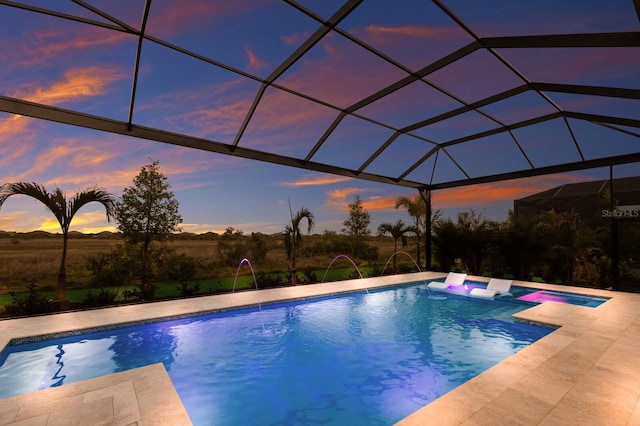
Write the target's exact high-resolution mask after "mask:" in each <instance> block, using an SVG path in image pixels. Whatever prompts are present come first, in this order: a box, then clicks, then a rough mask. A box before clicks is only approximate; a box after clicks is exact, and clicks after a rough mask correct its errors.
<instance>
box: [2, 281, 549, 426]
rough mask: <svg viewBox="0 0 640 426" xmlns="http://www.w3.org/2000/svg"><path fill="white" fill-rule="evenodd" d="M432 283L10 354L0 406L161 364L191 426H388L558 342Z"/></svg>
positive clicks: (5, 357) (507, 310) (502, 307)
mask: <svg viewBox="0 0 640 426" xmlns="http://www.w3.org/2000/svg"><path fill="white" fill-rule="evenodd" d="M526 307H527V306H525V305H520V304H514V303H509V302H502V301H497V300H480V299H472V298H468V297H464V296H457V295H447V297H446V298H443V297H442V296H441V297H438V298H430V297H429V293H428V291H427V289H426V286H425V284H424V283H418V284H411V285H407V286H402V287H394V288H388V289H384V290H378V291H370V293H368V294H367V293H364V292H358V293H350V294H347V295H341V296H339V297H337V296H336V297H325V298H318V299H308V300H304V301H295V302H287V303H278V304H274V305H267V306H262V307H261V309H259V308H258V307H254V308H247V309H240V310H234V311H226V312H219V313H214V314H209V315H204V316H196V317H191V318H185V319H179V320H172V321H165V322H158V323H151V324H145V325H138V326H134V327H129V328H121V329H114V330H108V331H101V332H96V333H89V334H84V335H80V336H69V337H64V338H59V339H54V340H47V341H41V342H31V343H23V344H18V345H11V346H9V347H8V348H7V349H6V350H5V351H4V352H3V353H2V354H1V355H0V363H1V366H0V397H2V398H5V397H9V396H12V395H18V394H23V393H26V392H31V391H35V390H39V389H44V388H48V387H55V386H60V385H63V384H65V383H72V382H77V381H80V380H85V379H89V378H93V377H98V376H101V375H106V374H110V373H114V372H118V371H124V370H128V369H132V368H136V367H141V366H145V365H149V364H153V363H157V362H162V363H163V364H164V366H165V368H166V369H167V371H168V373H169V376H170V377H171V379H172V381H173V383H174V385H175V387H176V389H177V391H178V394H179V395H180V398H181V399H182V402H183V403H184V405H185V408H186V409H187V412H188V413H189V416H190V417H191V419H192V421H193V423H194V424H195V425H210V424H216V425H247V424H252V425H260V424H264V425H274V424H282V425H284V424H287V425H293V424H299V425H304V424H342V425H344V424H367V425H390V424H393V423H395V422H397V421H399V420H400V419H402V418H404V417H406V416H407V415H409V414H411V413H412V412H413V411H415V410H417V409H419V408H420V407H422V406H424V405H426V404H428V403H429V402H431V401H433V400H434V399H436V398H438V397H439V396H441V395H443V394H444V393H446V392H448V391H450V390H451V389H453V388H455V387H456V386H458V385H460V384H462V383H464V382H466V381H468V380H470V379H471V378H473V377H475V376H476V375H478V374H480V373H481V372H483V371H484V370H486V369H488V368H489V367H491V366H493V365H494V364H496V363H498V362H500V361H501V360H503V359H505V358H507V357H509V356H510V355H512V354H514V353H516V352H518V351H519V350H521V349H522V348H524V347H526V346H528V345H529V344H531V343H533V342H535V341H536V340H538V339H540V338H541V337H543V336H545V335H547V334H548V333H550V332H551V331H552V329H549V328H543V327H537V326H533V325H529V324H522V323H517V322H514V321H513V319H512V315H513V314H514V313H515V312H518V311H519V310H522V309H524V308H526Z"/></svg>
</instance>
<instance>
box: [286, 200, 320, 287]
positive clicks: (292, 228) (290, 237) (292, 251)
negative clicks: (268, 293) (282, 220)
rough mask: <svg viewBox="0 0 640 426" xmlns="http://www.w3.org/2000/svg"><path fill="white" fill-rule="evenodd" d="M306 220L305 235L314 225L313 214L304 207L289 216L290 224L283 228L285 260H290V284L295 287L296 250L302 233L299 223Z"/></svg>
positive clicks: (300, 242)
mask: <svg viewBox="0 0 640 426" xmlns="http://www.w3.org/2000/svg"><path fill="white" fill-rule="evenodd" d="M303 219H306V220H307V233H309V232H311V230H312V229H313V225H314V224H315V218H314V217H313V213H311V211H310V210H309V209H305V208H304V207H303V208H301V209H300V210H298V212H297V213H296V214H295V216H293V215H291V224H289V225H287V226H285V228H284V231H283V233H282V234H283V237H284V248H285V251H286V252H287V259H289V260H291V283H292V284H293V285H296V281H297V280H296V278H297V277H296V274H297V271H296V250H297V249H298V247H300V246H301V245H302V232H301V231H300V222H302V220H303Z"/></svg>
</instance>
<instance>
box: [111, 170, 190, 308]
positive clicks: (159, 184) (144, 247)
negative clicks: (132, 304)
mask: <svg viewBox="0 0 640 426" xmlns="http://www.w3.org/2000/svg"><path fill="white" fill-rule="evenodd" d="M178 208H179V204H178V201H177V200H176V199H175V198H174V195H173V192H171V190H170V185H169V183H168V179H167V177H166V176H165V175H164V174H162V173H161V172H160V170H159V169H158V161H157V160H156V161H153V162H152V163H150V164H146V165H144V166H143V167H142V169H141V170H140V173H139V174H138V175H137V176H136V177H134V178H133V186H130V187H127V188H125V189H124V191H123V192H122V199H121V200H120V201H119V202H118V203H117V205H116V213H115V216H116V219H117V221H118V230H120V231H121V232H122V235H123V237H124V239H125V241H126V243H127V244H132V245H135V246H138V245H139V249H140V263H141V271H140V277H139V279H140V284H141V286H140V291H141V293H140V295H139V296H140V297H141V298H143V299H148V298H153V297H154V296H155V286H154V285H153V284H152V283H151V279H152V270H151V259H150V249H151V246H152V242H153V241H158V242H164V241H166V240H167V238H168V237H169V235H170V234H171V233H172V232H175V231H179V230H180V228H179V227H178V225H179V224H180V223H182V217H181V216H180V214H179V213H178Z"/></svg>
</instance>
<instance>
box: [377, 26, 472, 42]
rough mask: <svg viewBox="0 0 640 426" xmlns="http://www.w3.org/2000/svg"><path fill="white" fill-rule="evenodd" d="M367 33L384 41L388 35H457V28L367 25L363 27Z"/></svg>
mask: <svg viewBox="0 0 640 426" xmlns="http://www.w3.org/2000/svg"><path fill="white" fill-rule="evenodd" d="M365 30H366V32H367V34H368V35H370V36H371V37H372V38H374V39H376V40H378V41H384V40H385V39H387V38H388V37H389V36H396V37H420V38H434V37H449V36H457V35H458V34H459V30H458V29H457V28H455V27H426V26H423V25H398V26H388V25H375V24H374V25H368V26H367V27H366V28H365Z"/></svg>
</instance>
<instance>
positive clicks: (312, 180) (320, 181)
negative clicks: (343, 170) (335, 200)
mask: <svg viewBox="0 0 640 426" xmlns="http://www.w3.org/2000/svg"><path fill="white" fill-rule="evenodd" d="M351 179H352V178H349V177H345V176H330V175H320V176H311V177H307V178H302V179H300V180H297V181H294V182H283V183H282V184H281V185H283V186H289V187H300V186H320V185H332V184H334V183H340V182H345V181H348V180H351Z"/></svg>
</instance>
